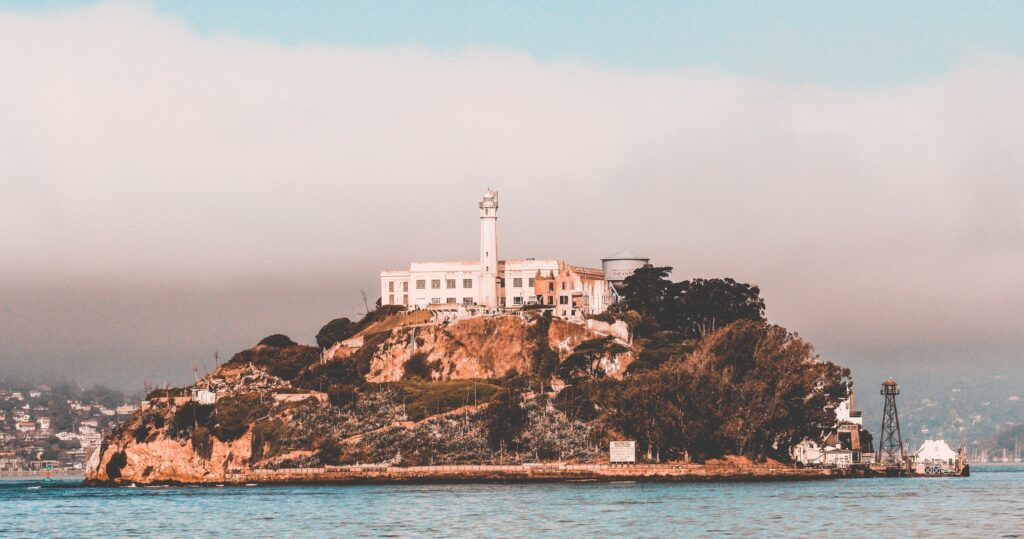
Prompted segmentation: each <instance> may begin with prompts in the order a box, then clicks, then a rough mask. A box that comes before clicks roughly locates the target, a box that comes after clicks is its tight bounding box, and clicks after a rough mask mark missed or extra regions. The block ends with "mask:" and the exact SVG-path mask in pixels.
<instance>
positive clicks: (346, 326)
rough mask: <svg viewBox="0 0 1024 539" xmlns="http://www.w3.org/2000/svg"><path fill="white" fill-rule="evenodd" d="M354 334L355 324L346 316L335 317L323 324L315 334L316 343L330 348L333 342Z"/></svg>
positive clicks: (321, 346)
mask: <svg viewBox="0 0 1024 539" xmlns="http://www.w3.org/2000/svg"><path fill="white" fill-rule="evenodd" d="M355 334H356V325H355V324H354V323H353V322H352V321H351V320H349V319H348V318H335V319H334V320H331V321H330V322H328V323H326V324H324V327H322V328H320V331H318V332H317V334H316V344H317V345H318V346H319V347H320V348H324V349H326V348H330V347H332V346H334V344H335V343H339V342H341V341H344V340H345V339H347V338H349V337H351V336H353V335H355Z"/></svg>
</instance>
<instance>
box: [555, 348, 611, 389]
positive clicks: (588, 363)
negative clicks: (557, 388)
mask: <svg viewBox="0 0 1024 539" xmlns="http://www.w3.org/2000/svg"><path fill="white" fill-rule="evenodd" d="M625 351H626V348H625V347H623V346H622V345H620V344H618V343H616V342H615V338H614V337H600V338H597V339H590V340H588V341H583V342H582V343H580V344H579V345H578V346H577V347H576V349H575V350H573V352H572V354H570V355H569V357H567V358H565V361H562V363H561V365H559V366H558V371H557V372H558V377H559V378H560V379H562V380H563V381H565V383H567V384H575V383H578V382H580V381H581V380H583V379H586V378H603V377H604V376H605V371H604V367H603V365H602V360H603V359H605V358H608V357H611V356H614V355H615V354H619V353H622V352H625Z"/></svg>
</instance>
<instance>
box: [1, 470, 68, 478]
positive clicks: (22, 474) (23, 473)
mask: <svg viewBox="0 0 1024 539" xmlns="http://www.w3.org/2000/svg"><path fill="white" fill-rule="evenodd" d="M44 477H46V472H45V471H34V470H14V471H11V470H5V471H0V479H40V478H44ZM50 477H59V478H61V479H68V478H74V477H81V478H82V479H85V472H82V471H81V470H50Z"/></svg>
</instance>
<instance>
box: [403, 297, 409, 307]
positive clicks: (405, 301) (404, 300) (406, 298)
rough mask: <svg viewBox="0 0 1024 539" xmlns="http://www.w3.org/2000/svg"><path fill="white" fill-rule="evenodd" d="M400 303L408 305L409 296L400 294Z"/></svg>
mask: <svg viewBox="0 0 1024 539" xmlns="http://www.w3.org/2000/svg"><path fill="white" fill-rule="evenodd" d="M402 305H409V296H406V295H405V294H402Z"/></svg>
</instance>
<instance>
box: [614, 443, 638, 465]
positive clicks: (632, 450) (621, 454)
mask: <svg viewBox="0 0 1024 539" xmlns="http://www.w3.org/2000/svg"><path fill="white" fill-rule="evenodd" d="M608 460H610V461H611V463H612V464H626V463H630V464H632V463H634V462H636V442H634V441H633V440H613V441H611V442H609V443H608Z"/></svg>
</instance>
